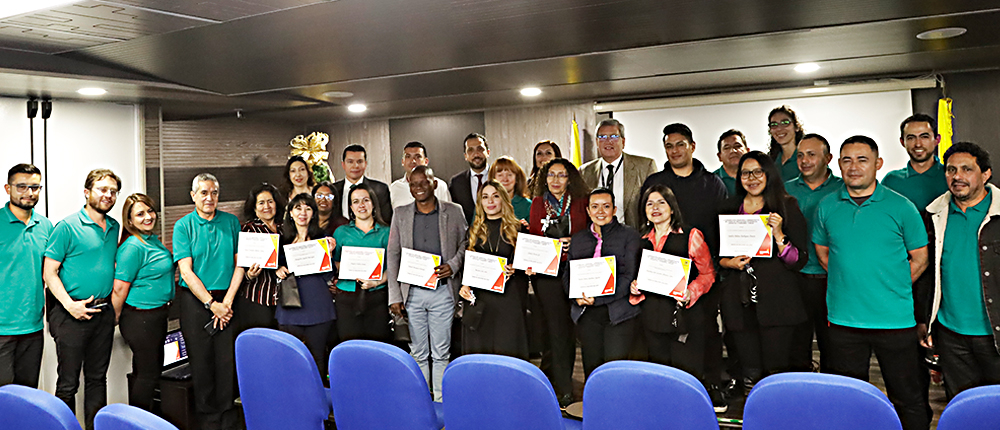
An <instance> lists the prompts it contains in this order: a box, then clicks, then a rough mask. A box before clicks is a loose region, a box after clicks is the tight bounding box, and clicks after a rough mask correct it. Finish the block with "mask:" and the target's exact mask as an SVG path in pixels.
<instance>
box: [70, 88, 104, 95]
mask: <svg viewBox="0 0 1000 430" xmlns="http://www.w3.org/2000/svg"><path fill="white" fill-rule="evenodd" d="M76 92H77V93H78V94H80V95H81V96H103V95H105V94H107V90H105V89H104V88H80V89H78V90H76Z"/></svg>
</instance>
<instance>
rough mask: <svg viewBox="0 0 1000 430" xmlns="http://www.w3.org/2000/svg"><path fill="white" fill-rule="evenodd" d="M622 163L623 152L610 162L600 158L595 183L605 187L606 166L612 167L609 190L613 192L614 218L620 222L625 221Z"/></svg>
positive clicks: (623, 158)
mask: <svg viewBox="0 0 1000 430" xmlns="http://www.w3.org/2000/svg"><path fill="white" fill-rule="evenodd" d="M624 165H625V154H624V153H623V154H622V155H619V156H618V158H616V159H615V160H614V161H612V162H610V163H608V162H607V161H604V159H603V158H601V171H600V174H599V175H598V176H600V179H598V180H597V183H598V184H600V186H601V187H604V188H607V184H606V183H605V182H607V180H608V166H613V167H614V169H615V170H614V172H615V174H614V184H612V190H611V192H612V193H614V194H615V208H616V209H615V218H618V221H619V222H621V223H622V224H624V223H625V211H624V210H622V202H624V201H625V170H624V169H622V166H624Z"/></svg>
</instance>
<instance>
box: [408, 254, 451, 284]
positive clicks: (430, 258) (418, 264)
mask: <svg viewBox="0 0 1000 430" xmlns="http://www.w3.org/2000/svg"><path fill="white" fill-rule="evenodd" d="M401 251H402V253H401V254H400V257H399V275H398V276H396V280H397V281H399V282H402V283H406V284H410V285H416V286H418V287H424V288H430V289H432V290H433V289H436V288H437V281H438V277H437V273H435V272H434V268H435V267H438V266H440V265H441V256H440V255H434V254H428V253H426V252H420V251H415V250H412V249H409V248H403V249H402V250H401ZM452 270H455V269H452Z"/></svg>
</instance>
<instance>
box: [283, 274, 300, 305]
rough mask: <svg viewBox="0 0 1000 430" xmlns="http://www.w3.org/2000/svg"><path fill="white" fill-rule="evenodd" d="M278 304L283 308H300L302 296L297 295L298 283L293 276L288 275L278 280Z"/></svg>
mask: <svg viewBox="0 0 1000 430" xmlns="http://www.w3.org/2000/svg"><path fill="white" fill-rule="evenodd" d="M278 305H279V306H281V307H283V308H290V309H294V308H301V307H302V297H301V296H299V283H298V281H296V280H295V276H293V275H289V276H287V277H285V279H279V280H278Z"/></svg>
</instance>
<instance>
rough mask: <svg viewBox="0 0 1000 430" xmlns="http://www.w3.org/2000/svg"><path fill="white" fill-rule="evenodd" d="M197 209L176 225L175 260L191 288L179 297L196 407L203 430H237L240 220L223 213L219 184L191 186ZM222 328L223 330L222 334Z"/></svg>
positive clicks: (197, 181) (204, 177) (201, 180)
mask: <svg viewBox="0 0 1000 430" xmlns="http://www.w3.org/2000/svg"><path fill="white" fill-rule="evenodd" d="M191 200H193V201H194V206H195V210H194V212H191V213H189V214H187V215H185V216H184V217H183V218H181V219H179V220H178V221H177V223H176V224H174V235H173V247H174V261H175V262H176V263H177V267H178V268H179V269H180V272H181V285H182V286H183V287H185V288H186V289H187V290H186V291H184V292H182V293H180V294H178V295H177V301H178V302H180V306H181V332H182V333H183V334H184V341H185V343H186V345H187V351H188V355H189V357H190V363H191V382H192V385H193V388H194V406H195V412H197V414H198V418H199V421H200V422H201V425H202V427H201V428H203V429H211V430H214V429H224V430H228V429H232V428H236V425H237V419H238V417H237V416H236V413H235V412H236V411H235V410H234V409H233V400H234V398H235V396H234V393H233V374H234V372H235V370H234V368H235V351H234V341H235V334H234V333H235V332H234V330H232V329H229V328H228V324H229V322H230V319H231V318H232V316H233V300H234V299H235V298H236V292H237V291H238V290H239V287H240V281H241V278H240V277H239V276H234V275H235V269H236V249H237V246H236V245H237V242H236V241H237V239H238V238H239V233H240V222H239V220H238V219H237V218H236V216H234V215H232V214H229V213H226V212H222V211H219V210H217V207H218V205H219V180H218V179H216V178H215V176H213V175H211V174H209V173H202V174H200V175H198V176H196V177H195V178H194V180H193V181H192V182H191ZM216 330H218V331H217V332H216Z"/></svg>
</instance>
